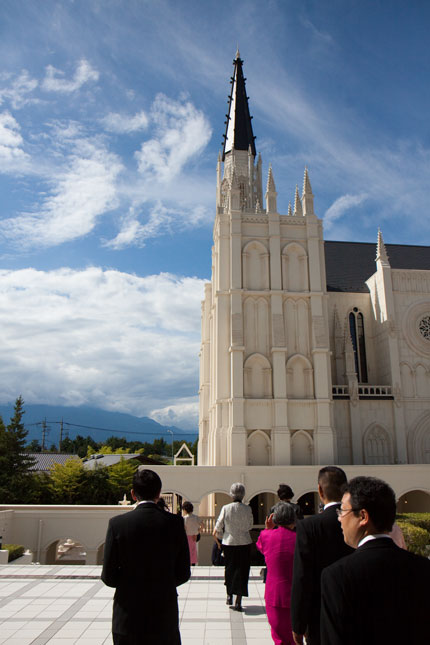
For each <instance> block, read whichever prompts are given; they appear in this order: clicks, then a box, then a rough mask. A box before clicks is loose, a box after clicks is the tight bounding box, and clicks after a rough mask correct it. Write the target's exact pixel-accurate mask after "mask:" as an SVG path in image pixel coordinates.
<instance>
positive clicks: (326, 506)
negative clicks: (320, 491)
mask: <svg viewBox="0 0 430 645" xmlns="http://www.w3.org/2000/svg"><path fill="white" fill-rule="evenodd" d="M337 504H340V502H327V504H324V510H325V509H326V508H328V507H329V506H335V505H337Z"/></svg>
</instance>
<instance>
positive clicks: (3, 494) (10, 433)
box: [0, 396, 34, 504]
mask: <svg viewBox="0 0 430 645" xmlns="http://www.w3.org/2000/svg"><path fill="white" fill-rule="evenodd" d="M24 414H25V412H24V401H23V399H22V396H19V397H18V398H17V399H16V401H15V406H14V411H13V415H12V417H11V419H10V422H9V424H8V426H7V428H5V426H4V423H3V420H1V424H0V455H1V460H0V501H1V502H2V503H7V504H20V503H22V502H25V501H26V496H27V494H28V489H29V486H30V484H31V467H32V465H33V464H34V459H33V458H32V457H30V456H29V454H28V453H26V452H25V441H26V438H27V434H28V432H27V430H26V429H25V428H24V423H23V421H22V418H23V416H24Z"/></svg>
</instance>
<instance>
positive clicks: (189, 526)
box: [184, 513, 200, 535]
mask: <svg viewBox="0 0 430 645" xmlns="http://www.w3.org/2000/svg"><path fill="white" fill-rule="evenodd" d="M184 524H185V533H186V534H187V535H197V533H198V532H199V531H200V518H199V517H198V515H194V513H191V514H190V515H184Z"/></svg>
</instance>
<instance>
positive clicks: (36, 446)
mask: <svg viewBox="0 0 430 645" xmlns="http://www.w3.org/2000/svg"><path fill="white" fill-rule="evenodd" d="M25 451H26V452H42V446H41V445H40V442H39V440H38V439H32V440H31V441H30V443H28V444H27V445H26V446H25Z"/></svg>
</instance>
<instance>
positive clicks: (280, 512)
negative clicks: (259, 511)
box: [273, 502, 296, 526]
mask: <svg viewBox="0 0 430 645" xmlns="http://www.w3.org/2000/svg"><path fill="white" fill-rule="evenodd" d="M273 521H274V522H275V524H276V525H277V526H288V525H289V524H294V522H295V521H296V514H295V512H294V508H293V507H292V506H291V504H289V503H288V502H278V503H277V504H275V506H274V508H273Z"/></svg>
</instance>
